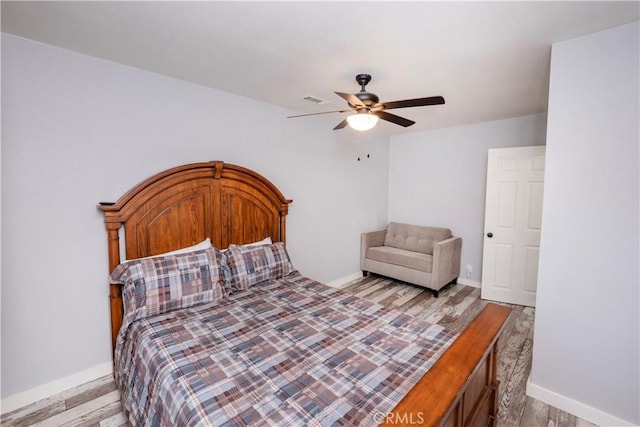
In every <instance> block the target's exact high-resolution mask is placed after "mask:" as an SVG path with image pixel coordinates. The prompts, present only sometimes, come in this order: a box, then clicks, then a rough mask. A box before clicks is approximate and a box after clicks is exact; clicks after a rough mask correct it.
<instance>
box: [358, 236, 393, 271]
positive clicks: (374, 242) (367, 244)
mask: <svg viewBox="0 0 640 427" xmlns="http://www.w3.org/2000/svg"><path fill="white" fill-rule="evenodd" d="M386 234H387V230H386V229H385V230H378V231H369V232H367V233H362V235H361V236H360V269H361V270H364V261H365V259H366V258H367V249H369V248H372V247H374V246H383V245H384V238H385V236H386Z"/></svg>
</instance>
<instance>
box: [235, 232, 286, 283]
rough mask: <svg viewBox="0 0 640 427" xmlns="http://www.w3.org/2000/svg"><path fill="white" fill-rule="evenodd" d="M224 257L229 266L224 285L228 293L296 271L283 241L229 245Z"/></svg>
mask: <svg viewBox="0 0 640 427" xmlns="http://www.w3.org/2000/svg"><path fill="white" fill-rule="evenodd" d="M224 258H225V259H224V261H225V264H226V267H227V268H226V269H225V277H224V286H225V288H226V289H227V291H228V292H233V291H243V290H246V289H249V288H250V287H251V286H253V285H256V284H258V283H261V282H265V281H267V280H272V279H279V278H280V277H284V276H286V275H288V274H290V273H292V272H293V271H295V269H294V268H293V265H292V264H291V259H289V254H288V253H287V249H286V248H285V247H284V243H282V242H277V243H274V244H271V245H259V246H238V245H230V246H229V249H228V250H226V251H225V252H224Z"/></svg>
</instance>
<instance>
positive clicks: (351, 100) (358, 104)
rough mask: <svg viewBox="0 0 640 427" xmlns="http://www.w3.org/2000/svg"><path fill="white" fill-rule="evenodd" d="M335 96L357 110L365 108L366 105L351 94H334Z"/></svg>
mask: <svg viewBox="0 0 640 427" xmlns="http://www.w3.org/2000/svg"><path fill="white" fill-rule="evenodd" d="M335 94H336V95H338V96H339V97H341V98H343V99H344V100H346V101H347V102H348V103H349V105H353V106H355V107H358V108H366V105H364V104H363V103H362V101H360V99H359V98H358V97H357V96H355V95H353V94H351V93H343V92H335Z"/></svg>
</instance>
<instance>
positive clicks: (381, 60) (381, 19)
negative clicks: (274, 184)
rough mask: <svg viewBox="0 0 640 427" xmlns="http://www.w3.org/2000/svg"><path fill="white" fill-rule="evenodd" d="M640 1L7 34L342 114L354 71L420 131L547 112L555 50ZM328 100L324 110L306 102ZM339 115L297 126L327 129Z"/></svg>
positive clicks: (425, 6)
mask: <svg viewBox="0 0 640 427" xmlns="http://www.w3.org/2000/svg"><path fill="white" fill-rule="evenodd" d="M639 6H640V2H638V1H629V2H612V1H588V2H576V1H568V2H542V1H532V2H504V1H503V2H457V1H449V2H416V1H413V2H394V1H389V2H342V1H333V2H327V1H321V2H307V1H299V2H245V1H237V2H182V1H173V2H152V1H143V2H87V1H84V2H73V1H72V2H57V1H45V2H9V1H2V31H4V32H8V33H12V34H15V35H18V36H22V37H26V38H29V39H33V40H37V41H41V42H43V43H46V44H50V45H54V46H60V47H62V48H65V49H69V50H73V51H77V52H81V53H84V54H87V55H92V56H96V57H100V58H105V59H108V60H111V61H115V62H118V63H122V64H127V65H130V66H133V67H137V68H141V69H145V70H149V71H152V72H155V73H158V74H163V75H167V76H171V77H175V78H178V79H183V80H187V81H191V82H194V83H197V84H200V85H204V86H208V87H212V88H216V89H219V90H223V91H226V92H230V93H234V94H238V95H241V96H245V97H249V98H253V99H256V100H260V101H263V102H266V103H270V104H274V105H277V106H280V107H284V108H286V109H289V110H292V111H291V114H294V113H295V112H300V113H311V112H319V111H329V110H339V109H343V108H345V107H346V103H345V101H343V100H342V99H341V98H339V97H338V96H337V95H335V94H334V93H333V91H341V92H350V93H353V92H357V91H358V90H359V86H358V85H357V83H356V82H355V79H354V77H355V75H356V74H358V73H369V74H372V75H373V80H372V81H371V83H370V84H369V86H367V89H368V91H370V92H374V93H376V94H377V95H378V96H379V97H380V100H381V101H395V100H399V99H405V98H417V97H425V96H433V95H442V96H444V98H445V100H446V104H445V105H441V106H430V107H417V108H407V109H402V110H393V111H392V112H393V113H394V114H398V115H401V116H404V117H407V118H409V119H412V120H415V121H416V122H417V124H416V125H414V126H412V127H410V128H407V129H406V130H405V129H404V128H402V127H400V126H396V125H394V124H391V123H384V124H382V125H378V126H379V127H381V126H382V127H384V129H385V132H386V133H387V134H395V133H401V132H407V131H415V130H426V129H433V128H438V127H445V126H452V125H460V124H467V123H476V122H482V121H489V120H497V119H504V118H509V117H517V116H521V115H526V114H535V113H541V112H545V111H546V108H547V99H548V97H547V92H548V80H549V58H550V52H551V44H552V43H555V42H558V41H562V40H566V39H570V38H574V37H577V36H580V35H583V34H588V33H592V32H595V31H599V30H602V29H606V28H610V27H614V26H618V25H622V24H625V23H628V22H632V21H637V20H638V19H640V18H639V9H640V7H639ZM306 95H312V96H314V97H317V98H321V99H324V100H326V101H328V103H327V104H326V105H315V104H311V103H309V102H308V101H303V100H302V98H303V97H304V96H306ZM342 118H343V117H342V115H340V114H328V115H321V116H312V117H304V118H297V119H290V120H324V121H326V122H327V126H328V128H329V129H330V128H332V127H333V125H334V124H337V123H338V122H339V121H340V120H342Z"/></svg>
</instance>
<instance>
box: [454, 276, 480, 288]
mask: <svg viewBox="0 0 640 427" xmlns="http://www.w3.org/2000/svg"><path fill="white" fill-rule="evenodd" d="M458 283H460V284H461V285H465V286H471V287H474V288H478V289H480V286H481V283H480V282H476V281H475V280H471V279H465V278H462V277H458Z"/></svg>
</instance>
